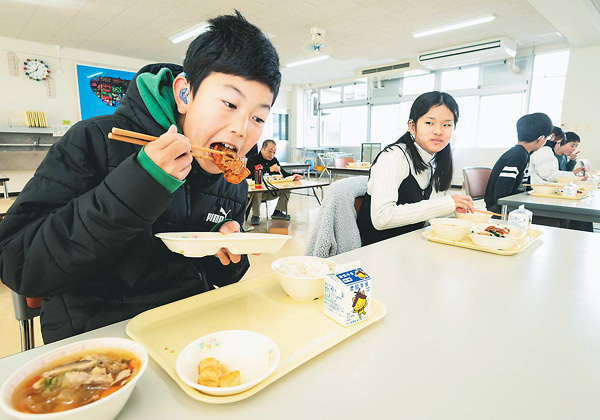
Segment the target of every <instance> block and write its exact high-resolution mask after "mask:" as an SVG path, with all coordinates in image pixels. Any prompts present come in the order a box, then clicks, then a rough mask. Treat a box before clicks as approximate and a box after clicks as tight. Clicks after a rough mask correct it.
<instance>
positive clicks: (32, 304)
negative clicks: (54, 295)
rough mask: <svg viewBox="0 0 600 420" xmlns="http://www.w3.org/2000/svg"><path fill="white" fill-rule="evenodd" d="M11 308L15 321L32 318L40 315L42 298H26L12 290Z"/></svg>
mask: <svg viewBox="0 0 600 420" xmlns="http://www.w3.org/2000/svg"><path fill="white" fill-rule="evenodd" d="M12 301H13V308H14V310H15V318H16V319H17V321H25V320H27V319H33V318H35V317H36V316H39V315H40V307H41V306H42V298H26V297H25V296H21V295H19V294H17V293H15V292H12Z"/></svg>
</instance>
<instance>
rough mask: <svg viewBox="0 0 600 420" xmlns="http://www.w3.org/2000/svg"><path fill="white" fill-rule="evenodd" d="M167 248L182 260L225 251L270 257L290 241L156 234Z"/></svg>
mask: <svg viewBox="0 0 600 420" xmlns="http://www.w3.org/2000/svg"><path fill="white" fill-rule="evenodd" d="M155 236H156V237H157V238H160V239H161V240H162V241H163V242H164V243H165V245H166V246H167V248H169V249H170V250H171V251H173V252H176V253H178V254H182V255H184V256H186V257H194V258H198V257H204V256H207V255H215V254H216V253H217V252H218V251H219V249H221V248H227V249H228V250H229V252H231V253H233V254H274V253H276V252H277V251H279V250H280V249H281V247H282V246H283V244H284V243H285V242H286V241H287V240H288V239H290V238H291V236H289V235H274V234H269V233H230V234H228V235H225V234H223V233H220V232H170V233H157V234H156V235H155Z"/></svg>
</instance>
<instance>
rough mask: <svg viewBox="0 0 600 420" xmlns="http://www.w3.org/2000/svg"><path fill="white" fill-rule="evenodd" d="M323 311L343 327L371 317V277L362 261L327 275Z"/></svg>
mask: <svg viewBox="0 0 600 420" xmlns="http://www.w3.org/2000/svg"><path fill="white" fill-rule="evenodd" d="M323 312H324V313H325V315H327V316H328V317H329V318H331V319H333V320H334V321H335V322H337V323H338V324H340V325H342V326H343V327H348V326H350V325H353V324H356V323H357V322H361V321H364V320H366V319H368V318H369V315H370V314H371V277H370V276H369V275H368V274H367V273H366V272H365V271H364V270H363V269H362V268H360V262H359V263H358V264H356V265H354V267H352V268H350V269H347V270H346V271H343V272H341V273H339V274H330V275H329V276H327V277H325V298H324V304H323Z"/></svg>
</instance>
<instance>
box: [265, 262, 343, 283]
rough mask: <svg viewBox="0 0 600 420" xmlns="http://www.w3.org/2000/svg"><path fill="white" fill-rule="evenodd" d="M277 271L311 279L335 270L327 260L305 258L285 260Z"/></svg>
mask: <svg viewBox="0 0 600 420" xmlns="http://www.w3.org/2000/svg"><path fill="white" fill-rule="evenodd" d="M277 271H278V272H279V273H280V274H284V275H286V276H291V277H303V278H309V279H315V278H319V277H323V276H325V275H327V274H331V273H332V272H333V270H332V269H331V268H330V267H329V265H327V263H326V262H325V261H319V260H304V259H302V260H287V261H283V262H282V263H281V265H280V266H279V267H278V268H277Z"/></svg>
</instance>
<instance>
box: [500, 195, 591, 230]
mask: <svg viewBox="0 0 600 420" xmlns="http://www.w3.org/2000/svg"><path fill="white" fill-rule="evenodd" d="M498 204H500V205H501V206H502V214H503V215H506V214H508V212H509V211H511V210H514V209H516V208H517V207H519V206H520V205H521V204H525V208H526V209H528V210H531V211H532V212H533V214H535V215H536V216H546V217H556V218H559V219H567V220H578V221H581V222H596V223H600V194H599V193H598V192H597V191H596V192H594V193H593V194H592V195H591V196H589V197H587V198H583V199H581V200H568V199H564V198H546V197H536V196H533V195H530V194H528V193H525V192H523V193H519V194H514V195H510V196H508V197H504V198H500V199H498Z"/></svg>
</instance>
